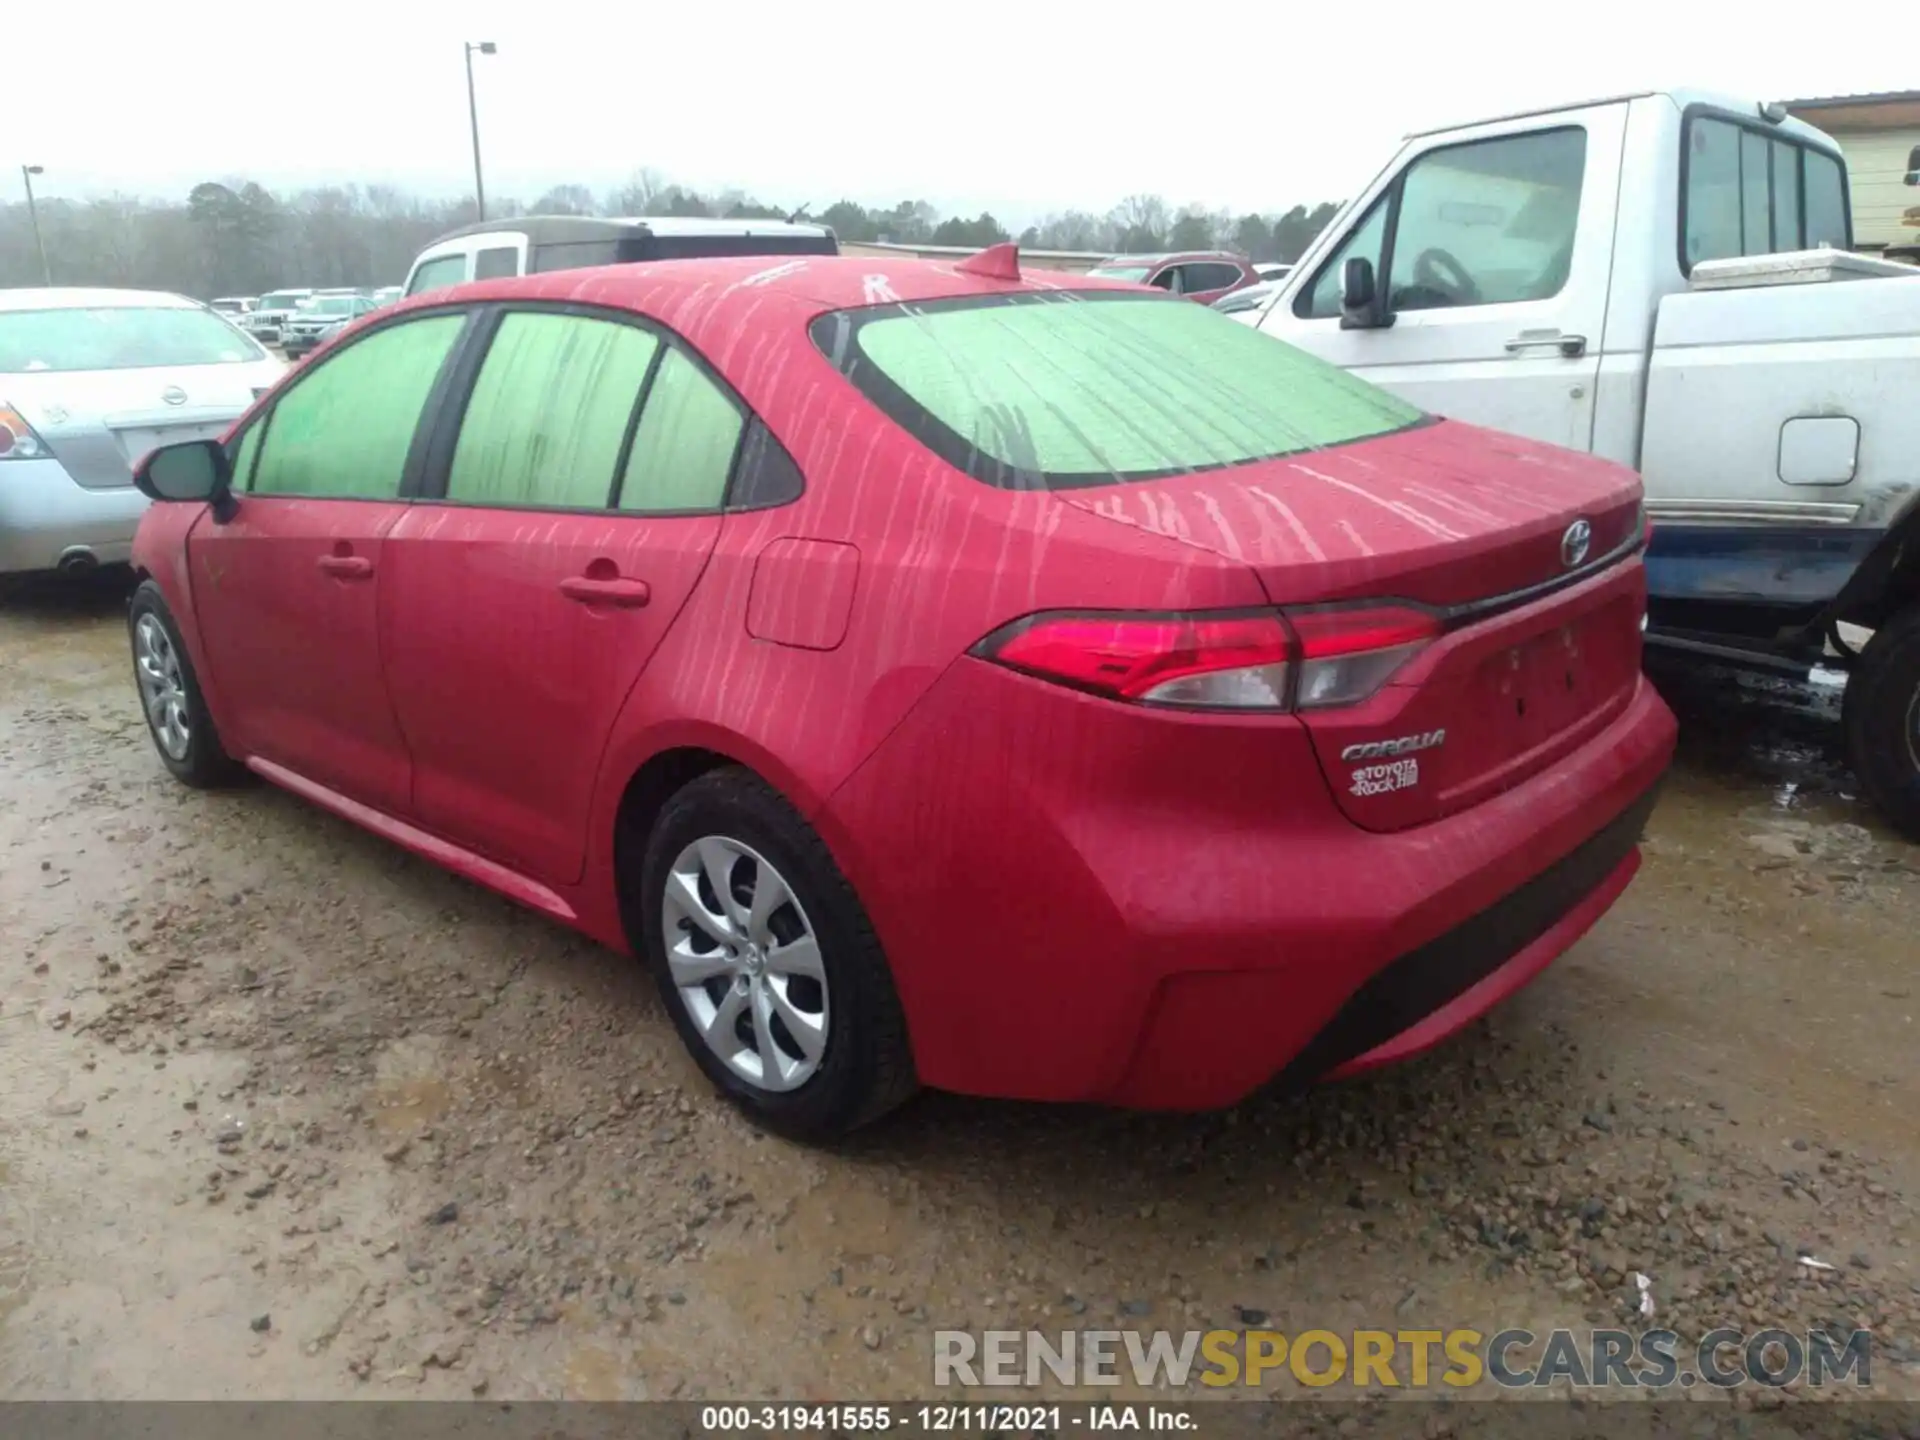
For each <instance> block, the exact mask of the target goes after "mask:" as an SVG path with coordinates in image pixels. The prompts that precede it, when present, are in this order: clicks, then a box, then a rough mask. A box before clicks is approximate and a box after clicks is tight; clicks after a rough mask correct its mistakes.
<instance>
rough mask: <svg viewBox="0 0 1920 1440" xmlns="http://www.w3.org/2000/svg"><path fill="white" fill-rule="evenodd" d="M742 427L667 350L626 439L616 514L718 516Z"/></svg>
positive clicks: (734, 410)
mask: <svg viewBox="0 0 1920 1440" xmlns="http://www.w3.org/2000/svg"><path fill="white" fill-rule="evenodd" d="M744 423H745V417H744V416H743V415H741V413H740V408H739V407H738V406H737V405H735V404H734V403H733V400H732V399H731V397H729V396H728V395H727V393H726V392H725V391H724V390H722V389H721V388H720V387H719V386H718V385H716V384H715V383H714V382H713V381H712V380H711V379H709V378H708V377H707V375H706V374H705V373H704V372H703V371H702V370H701V369H700V367H699V366H698V365H696V364H694V362H693V361H692V360H689V359H688V358H687V356H686V355H685V354H684V353H682V352H681V351H679V350H671V349H670V350H668V351H667V353H666V355H665V356H663V357H662V358H661V361H660V369H659V372H658V373H657V374H656V375H655V376H654V378H653V384H652V386H650V387H649V388H648V390H647V403H646V406H645V408H644V409H642V410H641V412H640V427H639V429H637V430H635V431H634V434H633V454H632V455H631V456H629V457H628V460H627V469H626V474H625V475H624V476H623V477H622V479H621V482H620V496H619V505H620V508H621V509H622V510H644V511H649V512H655V511H671V510H717V509H719V508H720V504H721V502H722V501H723V500H724V499H725V498H726V493H727V476H728V475H729V474H730V473H731V472H732V470H733V455H734V451H736V450H737V449H739V448H740V430H741V427H742V426H743V424H744Z"/></svg>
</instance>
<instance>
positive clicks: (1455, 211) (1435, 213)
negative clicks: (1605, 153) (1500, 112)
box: [1388, 128, 1587, 310]
mask: <svg viewBox="0 0 1920 1440" xmlns="http://www.w3.org/2000/svg"><path fill="white" fill-rule="evenodd" d="M1586 168H1587V132H1586V131H1585V130H1581V129H1577V128H1569V129H1564V130H1542V131H1537V132H1535V133H1533V134H1530V135H1512V136H1504V137H1502V138H1500V139H1498V140H1480V141H1476V142H1474V143H1472V144H1468V145H1450V146H1448V147H1446V148H1445V149H1443V150H1432V151H1429V152H1428V153H1427V154H1425V155H1422V156H1421V157H1420V158H1419V159H1418V160H1415V161H1414V162H1413V164H1412V165H1410V166H1408V167H1407V170H1406V173H1405V174H1404V175H1403V176H1402V177H1401V180H1400V213H1399V215H1398V217H1397V218H1396V219H1395V222H1394V231H1393V234H1392V236H1391V237H1390V239H1389V253H1390V254H1391V256H1392V257H1393V258H1392V260H1391V261H1390V262H1389V263H1390V267H1391V270H1392V277H1391V281H1390V283H1389V285H1388V303H1389V304H1390V305H1391V306H1392V307H1393V308H1394V309H1395V310H1433V309H1438V308H1441V307H1444V306H1457V305H1505V304H1512V303H1513V302H1515V301H1520V300H1546V299H1549V298H1550V297H1552V296H1554V295H1557V294H1559V293H1560V288H1561V287H1562V286H1563V285H1565V284H1566V283H1567V273H1568V270H1569V269H1570V267H1571V265H1572V262H1573V235H1574V230H1575V228H1576V227H1577V226H1578V224H1579V221H1580V181H1581V178H1582V177H1583V176H1584V175H1585V173H1586Z"/></svg>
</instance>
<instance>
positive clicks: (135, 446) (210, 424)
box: [114, 420, 228, 465]
mask: <svg viewBox="0 0 1920 1440" xmlns="http://www.w3.org/2000/svg"><path fill="white" fill-rule="evenodd" d="M227 424H228V422H226V421H224V420H213V421H204V422H201V423H198V424H188V425H146V426H139V425H136V426H129V427H127V428H126V429H122V430H116V431H115V432H114V434H115V435H117V436H118V437H119V440H120V449H121V451H122V452H123V453H124V454H125V455H126V457H127V464H128V465H138V464H139V463H140V462H141V461H142V460H143V459H145V458H146V457H147V456H148V455H149V454H151V453H152V452H153V451H155V450H158V449H159V448H160V447H161V446H162V445H178V444H181V443H182V442H184V441H187V440H218V439H219V438H220V437H221V436H222V435H223V434H225V433H226V429H227Z"/></svg>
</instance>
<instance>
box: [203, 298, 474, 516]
mask: <svg viewBox="0 0 1920 1440" xmlns="http://www.w3.org/2000/svg"><path fill="white" fill-rule="evenodd" d="M465 323H466V317H465V316H463V315H431V316H423V317H421V318H420V319H418V320H409V321H405V322H402V323H401V324H398V325H392V326H389V327H387V328H386V329H384V330H375V331H373V332H372V333H370V334H368V335H365V336H362V337H361V338H360V339H358V340H356V341H355V342H354V343H353V344H351V345H349V346H347V347H346V348H345V349H344V350H339V351H336V352H335V353H334V354H332V355H331V356H329V357H328V358H327V359H326V360H325V362H324V363H322V364H320V365H316V366H315V367H313V368H312V369H310V370H308V371H306V372H305V373H304V374H302V375H301V376H300V378H299V379H297V380H295V381H294V382H293V383H292V384H291V385H289V386H288V388H287V389H286V391H285V392H284V393H283V394H281V396H280V397H279V399H277V400H276V401H275V402H274V406H273V410H272V412H271V414H270V415H269V417H268V419H267V422H266V434H265V436H264V437H263V438H262V439H261V440H260V442H259V446H260V453H259V458H258V459H257V460H256V461H255V462H254V465H253V476H252V483H251V485H250V486H249V488H250V489H251V490H252V491H253V492H254V493H256V494H261V495H309V496H325V497H330V498H334V499H349V500H390V499H392V498H394V497H395V496H397V495H398V494H399V493H400V480H401V477H402V475H403V474H404V472H405V470H406V465H407V451H408V450H409V449H410V448H411V446H412V445H413V436H414V431H416V430H417V429H418V428H419V426H420V413H421V411H422V409H424V408H425V406H426V403H427V396H428V394H429V393H430V392H431V391H432V389H433V383H434V381H435V379H436V378H437V377H438V376H439V374H440V367H441V366H442V365H443V364H444V363H445V362H446V358H447V354H448V352H449V351H451V350H452V349H453V343H454V341H455V340H456V339H458V338H459V335H460V329H461V327H462V326H463V325H464V324H465ZM259 428H260V427H259V425H258V423H256V424H255V425H254V426H253V429H255V430H258V429H259ZM245 450H246V442H245V441H244V440H243V441H242V445H241V453H242V456H244V454H245ZM236 478H238V477H237V472H236Z"/></svg>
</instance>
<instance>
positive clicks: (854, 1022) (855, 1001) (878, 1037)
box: [629, 766, 918, 1142]
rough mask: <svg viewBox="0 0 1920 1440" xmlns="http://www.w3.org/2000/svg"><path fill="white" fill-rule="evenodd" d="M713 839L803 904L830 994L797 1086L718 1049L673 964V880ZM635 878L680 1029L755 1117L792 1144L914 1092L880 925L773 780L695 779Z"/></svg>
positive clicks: (650, 953) (655, 967)
mask: <svg viewBox="0 0 1920 1440" xmlns="http://www.w3.org/2000/svg"><path fill="white" fill-rule="evenodd" d="M711 836H719V837H724V838H725V839H727V840H729V841H732V842H735V843H737V844H739V845H744V846H746V847H748V848H750V849H751V850H753V851H756V852H758V853H759V854H760V855H763V856H765V857H766V860H767V861H768V862H769V863H770V864H771V865H772V866H773V868H774V869H775V870H776V871H778V872H779V875H780V876H781V878H782V879H783V880H784V881H785V882H786V885H787V888H788V889H789V890H790V891H791V892H792V894H793V896H794V898H795V899H796V900H797V901H798V902H799V907H800V910H801V911H803V912H804V916H805V919H806V921H807V922H810V924H811V927H812V930H813V934H814V939H815V941H816V942H817V944H818V947H819V951H820V959H821V965H822V968H823V970H824V972H825V977H826V989H825V992H824V993H825V995H826V996H827V997H829V998H828V999H827V1001H826V1006H825V1013H826V1022H825V1031H826V1034H825V1045H824V1048H823V1050H822V1051H821V1054H820V1058H819V1060H818V1062H817V1068H815V1069H814V1071H813V1073H812V1074H811V1076H809V1077H808V1078H807V1079H806V1080H805V1081H804V1082H802V1083H800V1084H799V1085H798V1086H797V1087H796V1088H793V1089H789V1090H770V1089H766V1088H763V1087H761V1086H760V1085H757V1084H755V1083H753V1082H752V1081H750V1080H748V1079H746V1078H744V1077H743V1076H742V1075H740V1074H739V1073H737V1072H736V1071H735V1070H734V1068H733V1067H731V1066H730V1065H729V1064H728V1063H727V1061H726V1060H725V1059H723V1058H722V1057H721V1056H720V1055H718V1054H716V1053H715V1052H714V1050H713V1049H712V1047H711V1046H709V1045H708V1043H707V1041H706V1039H705V1038H704V1037H703V1035H702V1033H701V1031H700V1029H699V1028H698V1027H697V1026H696V1025H695V1023H694V1019H693V1016H692V1015H691V1014H690V1013H689V1009H688V1005H687V1002H686V1001H685V1000H684V999H683V998H682V996H681V994H680V991H679V988H678V987H677V986H676V985H675V983H674V979H673V973H672V971H671V969H670V968H669V966H668V962H667V948H666V947H667V935H666V924H665V916H664V914H663V907H664V905H665V901H666V887H667V882H668V879H669V877H670V874H671V872H672V867H673V865H674V862H675V860H676V859H677V858H678V857H679V856H680V855H681V853H682V852H683V851H684V850H686V848H687V847H688V846H690V845H693V844H694V843H695V842H696V841H699V840H701V839H703V838H706V837H711ZM637 880H638V885H639V893H638V904H639V909H640V916H639V918H640V925H641V931H642V943H643V947H644V951H645V960H646V964H647V966H648V968H649V969H650V970H651V971H652V972H653V976H654V980H655V982H656V983H657V984H658V985H659V987H660V995H661V998H662V1000H663V1001H664V1002H665V1004H666V1007H667V1013H668V1014H669V1015H670V1016H672V1017H673V1024H674V1028H675V1029H677V1030H678V1031H679V1032H680V1038H681V1040H682V1041H683V1042H684V1043H685V1045H686V1047H687V1050H688V1052H689V1053H690V1054H691V1055H692V1056H693V1057H694V1060H695V1061H696V1062H697V1063H698V1064H699V1066H700V1068H701V1069H702V1070H703V1071H705V1072H706V1075H707V1078H708V1079H710V1080H711V1081H713V1083H714V1084H715V1085H716V1086H717V1087H718V1088H719V1089H720V1090H721V1092H722V1093H724V1094H725V1095H726V1096H727V1097H728V1098H729V1099H731V1100H732V1101H733V1102H734V1103H735V1104H737V1105H738V1106H740V1108H741V1109H742V1110H744V1111H746V1113H747V1114H748V1115H749V1116H750V1117H751V1118H752V1119H753V1120H755V1121H756V1122H757V1123H759V1124H761V1125H763V1126H765V1127H766V1128H767V1129H769V1130H773V1131H777V1132H778V1133H780V1134H783V1135H787V1136H790V1137H792V1138H794V1139H796V1140H804V1141H810V1142H821V1141H830V1140H834V1139H837V1138H839V1137H841V1136H844V1135H846V1134H847V1133H848V1132H850V1131H853V1130H855V1129H858V1128H859V1127H860V1126H862V1125H866V1124H869V1123H871V1122H872V1121H874V1120H877V1119H879V1118H880V1117H881V1116H882V1115H884V1114H886V1113H887V1112H888V1111H890V1110H892V1109H894V1108H895V1107H897V1106H899V1105H901V1104H902V1103H904V1102H905V1101H906V1100H908V1099H909V1098H910V1097H911V1096H912V1095H913V1093H914V1091H915V1090H916V1089H917V1088H918V1081H917V1080H916V1079H915V1075H914V1068H913V1055H912V1050H911V1047H910V1046H909V1044H908V1039H907V1026H906V1017H905V1016H904V1014H903V1013H902V1012H901V1009H900V999H899V996H898V995H897V994H896V993H895V991H894V987H893V975H892V972H891V970H890V969H889V967H888V965H887V960H886V956H885V955H884V954H883V953H882V951H881V949H880V942H879V940H878V939H877V938H876V937H875V936H874V933H873V926H872V924H871V923H870V922H869V921H868V919H867V915H866V911H865V910H864V909H863V908H862V907H861V904H860V901H859V898H858V897H857V896H855V894H854V893H853V887H852V886H851V885H850V884H848V882H847V879H846V877H845V876H844V875H842V874H841V873H840V868H839V866H837V865H836V864H835V863H834V861H833V857H832V855H830V854H829V853H828V851H827V847H826V845H825V843H824V842H823V841H822V840H821V839H820V837H819V836H818V835H817V834H815V833H814V831H813V828H812V827H811V826H809V825H808V824H807V823H806V821H805V820H803V819H802V818H801V817H800V815H799V814H798V812H796V811H795V810H794V808H793V807H792V806H791V805H789V804H788V803H787V802H786V800H785V799H784V798H783V797H782V796H781V795H780V794H779V792H778V791H776V790H774V788H773V787H772V786H770V785H768V784H767V783H766V782H765V781H764V780H762V779H761V778H760V777H759V776H757V775H755V774H753V773H752V772H751V771H749V770H745V769H740V768H737V767H732V766H729V767H727V768H724V769H720V770H713V771H709V772H708V773H706V774H704V775H702V776H700V777H699V778H698V779H697V780H694V781H692V782H690V783H689V784H688V785H687V786H686V787H685V788H683V789H682V790H680V791H679V792H678V793H676V794H675V795H674V796H673V798H672V799H671V800H669V801H668V802H667V804H666V806H665V808H664V809H663V810H662V811H661V813H660V817H659V819H658V821H657V822H656V823H655V824H654V827H653V833H652V834H651V835H650V836H649V837H648V840H647V846H646V851H645V855H644V857H643V858H642V860H641V863H640V874H639V876H638V877H637ZM709 888H710V887H709ZM629 913H631V912H629ZM689 933H691V932H689ZM720 983H721V984H722V985H723V986H724V984H725V983H726V982H720ZM789 983H791V982H789Z"/></svg>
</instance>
